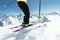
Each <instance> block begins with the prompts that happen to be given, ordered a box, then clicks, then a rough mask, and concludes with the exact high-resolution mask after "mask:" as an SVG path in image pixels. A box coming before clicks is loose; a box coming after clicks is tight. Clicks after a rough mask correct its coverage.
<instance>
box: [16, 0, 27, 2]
mask: <svg viewBox="0 0 60 40" xmlns="http://www.w3.org/2000/svg"><path fill="white" fill-rule="evenodd" d="M19 1H23V2H27V0H17V2H19Z"/></svg>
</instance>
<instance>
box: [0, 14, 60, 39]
mask: <svg viewBox="0 0 60 40" xmlns="http://www.w3.org/2000/svg"><path fill="white" fill-rule="evenodd" d="M21 17H22V16H18V17H17V16H15V15H14V16H8V18H9V21H7V22H8V23H9V22H11V24H9V25H8V24H5V22H6V21H5V20H3V21H5V22H3V21H2V22H3V24H5V25H4V26H3V27H0V40H60V24H59V23H60V16H59V15H47V16H43V18H42V19H41V22H40V23H38V24H36V25H33V26H31V27H30V28H25V29H22V30H21V31H18V32H14V31H15V30H17V29H20V28H21V27H18V28H14V29H10V28H12V27H17V26H19V25H20V24H21V22H22V20H23V18H21ZM5 18H7V17H5ZM8 18H7V19H8ZM3 19H4V17H3ZM36 21H38V19H37V17H35V16H30V22H36ZM39 26H40V27H39Z"/></svg>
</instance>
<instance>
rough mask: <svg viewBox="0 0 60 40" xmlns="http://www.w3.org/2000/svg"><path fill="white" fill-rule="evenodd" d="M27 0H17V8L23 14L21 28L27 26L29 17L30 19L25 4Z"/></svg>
mask: <svg viewBox="0 0 60 40" xmlns="http://www.w3.org/2000/svg"><path fill="white" fill-rule="evenodd" d="M26 2H27V0H17V3H18V6H19V7H20V8H21V10H22V11H23V13H24V15H25V16H24V19H23V23H22V26H24V27H25V26H28V24H29V17H30V11H29V7H28V5H27V4H26Z"/></svg>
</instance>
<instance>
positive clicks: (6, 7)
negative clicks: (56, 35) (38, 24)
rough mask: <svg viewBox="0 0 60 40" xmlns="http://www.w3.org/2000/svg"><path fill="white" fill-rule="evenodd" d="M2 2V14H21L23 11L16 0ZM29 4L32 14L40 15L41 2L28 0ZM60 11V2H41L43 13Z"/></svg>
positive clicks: (0, 4)
mask: <svg viewBox="0 0 60 40" xmlns="http://www.w3.org/2000/svg"><path fill="white" fill-rule="evenodd" d="M11 1H13V0H0V13H6V14H19V13H22V11H21V9H20V8H19V7H18V6H17V2H16V0H14V2H12V3H10V2H11ZM27 4H28V6H29V8H30V13H31V14H34V15H36V14H37V15H38V12H39V0H28V1H27ZM57 10H60V0H41V13H49V12H54V11H57Z"/></svg>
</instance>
